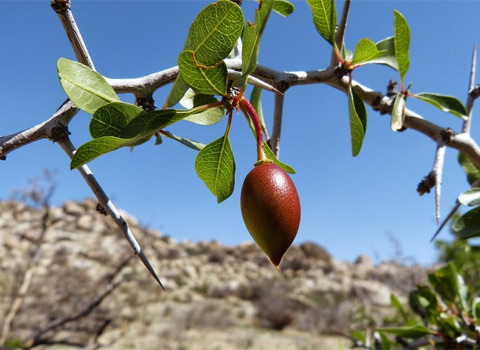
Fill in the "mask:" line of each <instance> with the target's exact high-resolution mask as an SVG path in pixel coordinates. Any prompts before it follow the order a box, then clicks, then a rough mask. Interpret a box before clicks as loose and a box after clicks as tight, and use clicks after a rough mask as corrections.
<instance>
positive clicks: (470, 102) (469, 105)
mask: <svg viewBox="0 0 480 350" xmlns="http://www.w3.org/2000/svg"><path fill="white" fill-rule="evenodd" d="M476 67H477V46H476V45H475V46H474V47H473V54H472V66H471V68H470V81H469V83H468V94H467V104H466V107H467V111H468V118H467V120H465V122H464V123H463V130H462V131H463V132H464V133H467V134H470V126H471V124H472V115H473V113H472V112H473V102H474V101H475V97H474V95H472V93H471V91H472V90H473V89H474V88H475V75H476Z"/></svg>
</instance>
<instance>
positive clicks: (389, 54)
mask: <svg viewBox="0 0 480 350" xmlns="http://www.w3.org/2000/svg"><path fill="white" fill-rule="evenodd" d="M376 46H377V50H378V51H386V52H385V54H384V55H383V56H382V57H378V58H376V59H374V60H371V61H370V63H377V64H383V65H386V66H389V67H391V68H393V69H395V70H397V71H398V62H397V58H396V57H395V38H394V37H393V36H392V37H390V38H386V39H383V40H380V41H379V42H378V43H376Z"/></svg>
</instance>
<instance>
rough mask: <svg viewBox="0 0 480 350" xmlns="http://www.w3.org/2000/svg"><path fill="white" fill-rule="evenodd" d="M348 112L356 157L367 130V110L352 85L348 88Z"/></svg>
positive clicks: (353, 151) (353, 150) (353, 152)
mask: <svg viewBox="0 0 480 350" xmlns="http://www.w3.org/2000/svg"><path fill="white" fill-rule="evenodd" d="M348 114H349V119H350V136H351V140H352V155H353V156H354V157H356V156H357V155H358V154H359V153H360V150H361V148H362V144H363V139H364V137H365V132H366V131H367V110H366V108H365V105H364V104H363V101H362V100H361V99H360V98H359V97H358V96H357V94H356V93H355V91H354V90H353V89H352V88H351V87H350V88H349V89H348Z"/></svg>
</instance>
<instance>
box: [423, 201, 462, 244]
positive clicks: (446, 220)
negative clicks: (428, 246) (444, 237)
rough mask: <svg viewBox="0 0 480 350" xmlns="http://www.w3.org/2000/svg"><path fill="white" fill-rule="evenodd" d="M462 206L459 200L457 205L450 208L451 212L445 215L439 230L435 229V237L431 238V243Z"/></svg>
mask: <svg viewBox="0 0 480 350" xmlns="http://www.w3.org/2000/svg"><path fill="white" fill-rule="evenodd" d="M459 207H460V202H458V201H457V203H456V204H455V206H454V207H453V208H452V209H451V210H450V212H449V213H448V215H447V216H446V217H445V219H443V221H442V223H441V224H440V226H439V227H438V229H437V231H435V233H434V234H433V237H432V238H431V239H430V243H432V242H433V240H434V239H435V238H436V237H437V236H438V234H439V233H440V231H442V229H443V228H444V227H445V225H446V224H447V222H448V220H450V219H451V218H452V216H453V215H454V214H455V213H456V212H457V210H458V208H459Z"/></svg>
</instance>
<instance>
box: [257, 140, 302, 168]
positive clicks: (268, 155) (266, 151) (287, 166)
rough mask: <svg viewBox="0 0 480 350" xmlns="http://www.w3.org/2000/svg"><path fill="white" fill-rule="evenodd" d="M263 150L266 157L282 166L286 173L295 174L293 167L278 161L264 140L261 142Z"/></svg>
mask: <svg viewBox="0 0 480 350" xmlns="http://www.w3.org/2000/svg"><path fill="white" fill-rule="evenodd" d="M263 151H264V152H265V155H266V156H267V158H268V159H270V160H272V161H273V164H275V165H276V166H278V167H280V168H282V169H283V170H285V171H286V172H287V173H290V174H295V169H293V168H292V167H291V166H290V165H288V164H285V163H283V162H281V161H279V160H278V158H277V157H276V156H275V153H273V151H272V149H271V148H270V147H269V146H268V145H267V144H266V143H265V142H263Z"/></svg>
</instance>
